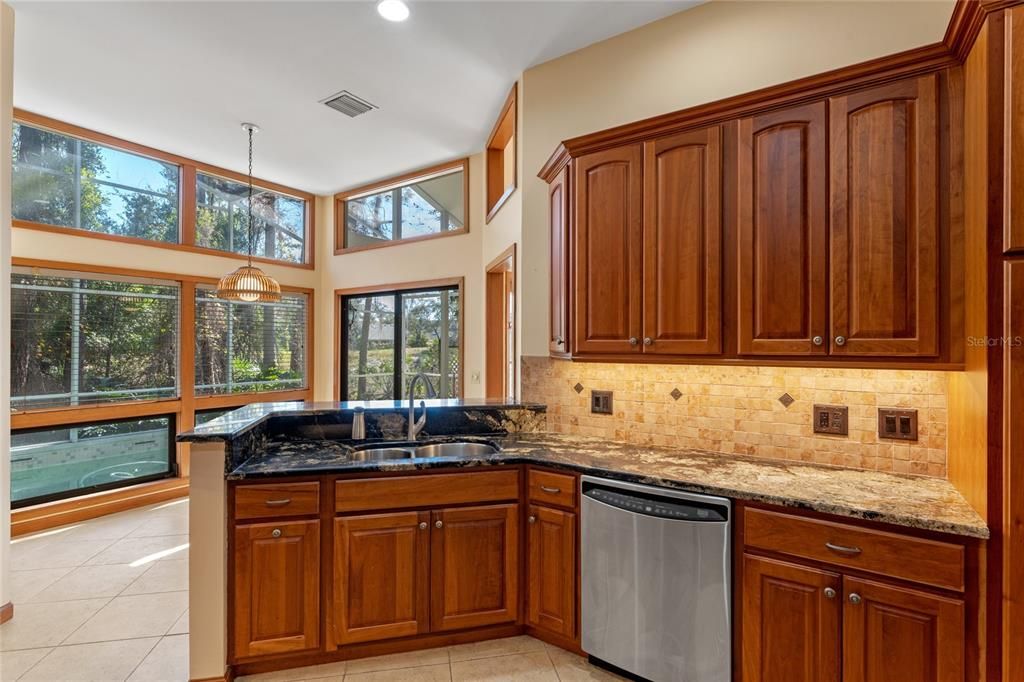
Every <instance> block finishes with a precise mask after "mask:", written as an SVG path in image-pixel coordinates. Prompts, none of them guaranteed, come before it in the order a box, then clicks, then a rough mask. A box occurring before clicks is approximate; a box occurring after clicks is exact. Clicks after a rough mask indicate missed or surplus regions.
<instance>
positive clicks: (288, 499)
mask: <svg viewBox="0 0 1024 682" xmlns="http://www.w3.org/2000/svg"><path fill="white" fill-rule="evenodd" d="M319 513H320V484H319V483H315V482H314V483H267V484H265V485H240V486H238V487H236V488H235V518H236V519H260V518H266V517H268V516H303V515H306V514H319Z"/></svg>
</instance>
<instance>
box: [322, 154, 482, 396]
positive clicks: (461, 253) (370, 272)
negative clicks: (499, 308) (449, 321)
mask: <svg viewBox="0 0 1024 682" xmlns="http://www.w3.org/2000/svg"><path fill="white" fill-rule="evenodd" d="M483 181H484V178H483V154H476V155H474V156H472V157H470V160H469V190H470V197H469V221H468V225H469V232H468V233H467V234H461V235H456V236H452V237H445V238H443V239H432V240H427V241H422V242H412V243H408V244H395V245H393V246H388V247H385V248H381V249H372V250H368V251H357V252H354V253H346V254H342V255H334V205H333V201H332V200H331V198H330V197H320V198H318V200H317V269H318V288H317V298H318V303H317V311H316V328H317V343H316V350H315V352H316V362H315V368H316V374H315V376H316V385H315V395H316V399H317V400H331V399H332V396H333V391H334V382H335V377H336V376H337V373H338V368H337V363H336V359H337V355H338V349H337V347H336V346H335V343H334V316H335V309H334V291H335V290H337V289H353V288H358V287H367V286H376V285H382V284H401V283H407V282H421V281H426V280H435V279H442V278H449V277H463V278H465V300H464V301H463V302H462V304H463V308H462V314H463V315H464V317H465V319H464V325H465V339H464V345H465V350H464V358H463V361H464V362H463V371H464V373H465V395H466V397H469V398H476V397H480V396H482V395H483V391H484V384H483V364H484V362H483V360H484V338H483V326H484V322H483V314H484V297H483V282H484V277H483V270H484V263H485V261H484V260H483V259H482V255H481V254H482V253H483V251H482V249H483V242H484V233H485V231H486V229H485V228H484V210H483Z"/></svg>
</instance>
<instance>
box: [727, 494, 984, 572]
mask: <svg viewBox="0 0 1024 682" xmlns="http://www.w3.org/2000/svg"><path fill="white" fill-rule="evenodd" d="M743 522H744V529H743V534H744V542H745V544H746V545H747V546H748V547H758V548H760V549H766V550H770V551H773V552H780V553H782V554H788V555H791V556H796V557H802V558H805V559H811V560H814V561H824V562H827V563H830V564H835V565H838V566H848V567H851V568H858V569H860V570H862V571H870V572H872V573H879V574H882V575H887V576H891V577H894V578H902V579H903V580H912V581H914V582H918V583H923V584H925V585H934V586H936V587H944V588H948V589H952V590H958V591H963V589H964V548H963V547H962V546H960V545H955V544H952V543H947V542H939V541H937V540H925V539H922V538H915V537H909V536H906V535H897V534H895V533H887V532H885V531H880V530H872V529H870V528H861V527H859V526H852V525H847V524H845V523H834V522H831V521H821V520H819V519H810V518H804V517H801V516H793V515H791V514H782V513H779V512H773V511H768V510H764V509H750V508H748V509H746V510H745V512H744V515H743Z"/></svg>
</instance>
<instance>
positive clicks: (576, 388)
mask: <svg viewBox="0 0 1024 682" xmlns="http://www.w3.org/2000/svg"><path fill="white" fill-rule="evenodd" d="M572 390H574V391H576V392H577V393H583V384H581V383H579V382H576V385H575V386H573V387H572Z"/></svg>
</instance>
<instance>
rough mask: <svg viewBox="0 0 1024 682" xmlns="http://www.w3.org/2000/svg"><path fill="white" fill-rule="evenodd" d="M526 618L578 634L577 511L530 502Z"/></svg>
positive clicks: (539, 625) (567, 633)
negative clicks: (531, 503)
mask: <svg viewBox="0 0 1024 682" xmlns="http://www.w3.org/2000/svg"><path fill="white" fill-rule="evenodd" d="M528 521H529V524H528V526H529V527H528V529H527V532H528V539H527V553H528V555H529V556H528V557H527V566H528V569H527V577H528V580H527V582H528V585H527V590H528V592H529V597H528V599H527V613H526V617H527V622H529V624H530V625H532V626H534V627H536V628H541V629H543V630H547V631H549V632H553V633H555V634H558V635H562V636H563V637H568V638H570V639H571V638H573V637H575V635H576V515H575V514H573V513H571V512H564V511H558V510H556V509H548V508H546V507H539V506H537V505H530V508H529V519H528Z"/></svg>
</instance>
